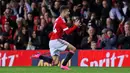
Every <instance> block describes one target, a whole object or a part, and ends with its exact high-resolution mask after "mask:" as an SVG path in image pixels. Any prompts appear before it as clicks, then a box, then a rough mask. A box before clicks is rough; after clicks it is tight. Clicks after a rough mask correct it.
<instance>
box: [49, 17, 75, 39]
mask: <svg viewBox="0 0 130 73" xmlns="http://www.w3.org/2000/svg"><path fill="white" fill-rule="evenodd" d="M76 28H77V26H76V25H74V26H72V27H71V28H68V26H67V24H66V21H65V20H64V18H62V17H61V16H59V17H58V18H57V19H56V20H55V23H54V25H53V32H52V33H50V34H49V36H50V40H55V39H60V38H62V35H63V34H64V32H65V33H66V34H70V33H71V32H73V31H74V30H75V29H76Z"/></svg>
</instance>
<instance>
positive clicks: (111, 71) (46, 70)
mask: <svg viewBox="0 0 130 73" xmlns="http://www.w3.org/2000/svg"><path fill="white" fill-rule="evenodd" d="M0 73H130V68H87V67H71V70H69V71H65V70H62V69H60V68H59V67H0Z"/></svg>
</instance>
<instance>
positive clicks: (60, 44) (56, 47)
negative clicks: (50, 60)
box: [49, 39, 69, 56]
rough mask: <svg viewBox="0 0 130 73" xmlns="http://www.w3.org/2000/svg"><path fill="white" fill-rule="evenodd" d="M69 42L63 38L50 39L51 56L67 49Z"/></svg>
mask: <svg viewBox="0 0 130 73" xmlns="http://www.w3.org/2000/svg"><path fill="white" fill-rule="evenodd" d="M68 44H69V43H68V42H67V41H65V40H62V39H56V40H50V41H49V48H50V53H51V56H54V55H58V56H60V52H61V51H65V50H66V48H67V46H68Z"/></svg>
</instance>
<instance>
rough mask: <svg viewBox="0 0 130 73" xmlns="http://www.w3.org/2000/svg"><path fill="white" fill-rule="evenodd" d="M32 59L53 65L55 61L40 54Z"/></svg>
mask: <svg viewBox="0 0 130 73" xmlns="http://www.w3.org/2000/svg"><path fill="white" fill-rule="evenodd" d="M32 58H38V59H42V60H43V61H45V62H48V63H52V61H53V59H52V58H51V57H48V56H44V55H42V54H40V53H36V54H35V55H33V56H32Z"/></svg>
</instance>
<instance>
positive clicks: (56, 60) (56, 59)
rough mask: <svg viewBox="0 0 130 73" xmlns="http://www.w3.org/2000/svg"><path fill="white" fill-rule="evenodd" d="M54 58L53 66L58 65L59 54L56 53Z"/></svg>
mask: <svg viewBox="0 0 130 73" xmlns="http://www.w3.org/2000/svg"><path fill="white" fill-rule="evenodd" d="M52 59H53V62H52V65H53V66H58V64H59V56H58V55H54V56H52Z"/></svg>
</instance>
